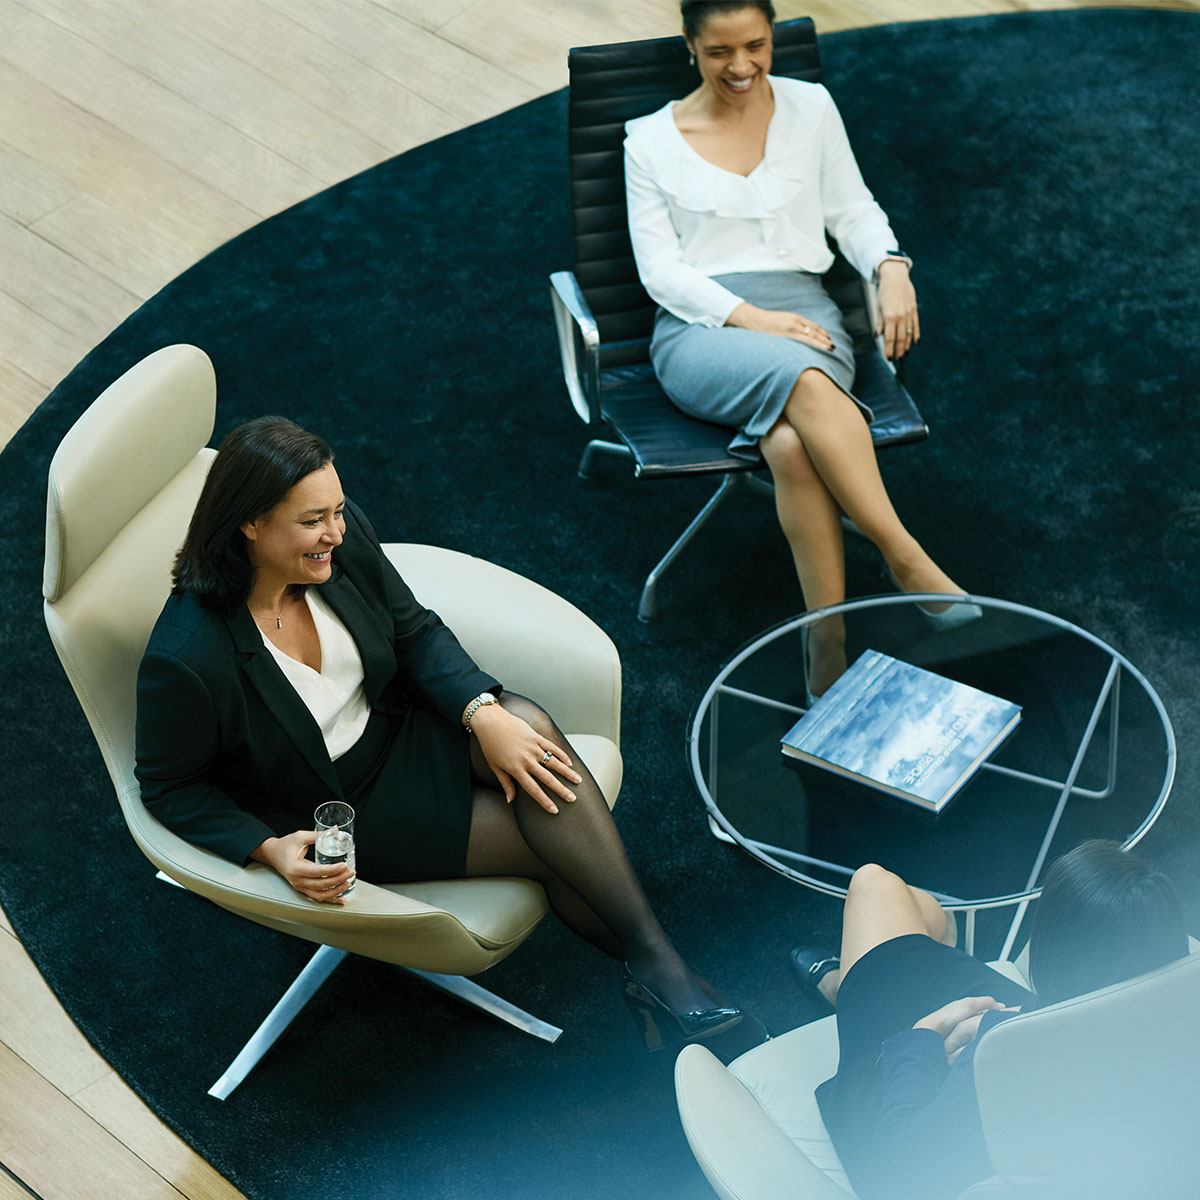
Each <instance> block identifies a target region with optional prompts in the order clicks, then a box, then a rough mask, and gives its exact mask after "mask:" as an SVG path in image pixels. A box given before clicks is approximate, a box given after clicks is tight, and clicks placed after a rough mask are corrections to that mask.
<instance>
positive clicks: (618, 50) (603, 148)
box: [550, 17, 929, 621]
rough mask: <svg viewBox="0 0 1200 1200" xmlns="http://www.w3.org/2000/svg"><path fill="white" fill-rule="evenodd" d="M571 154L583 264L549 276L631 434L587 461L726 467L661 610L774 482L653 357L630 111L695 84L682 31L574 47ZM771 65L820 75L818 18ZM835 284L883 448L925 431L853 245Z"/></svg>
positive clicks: (596, 405)
mask: <svg viewBox="0 0 1200 1200" xmlns="http://www.w3.org/2000/svg"><path fill="white" fill-rule="evenodd" d="M568 65H569V68H570V96H569V102H568V117H567V125H568V153H569V159H570V177H571V213H572V219H573V224H574V240H575V270H574V272H571V271H557V272H555V273H554V274H553V275H551V276H550V284H551V289H550V294H551V299H552V301H553V304H554V315H555V324H556V326H557V331H558V341H559V348H560V350H561V351H562V363H563V378H564V379H565V381H566V385H567V391H568V392H569V394H570V397H571V401H572V403H573V404H574V406H575V410H576V412H577V413H578V414H579V417H580V419H581V420H582V421H584V422H585V423H586V424H587V425H588V426H590V427H591V428H592V430H593V431H594V432H596V433H599V432H600V427H601V426H605V425H607V426H608V427H609V429H611V430H612V432H613V433H615V434H616V436H617V437H618V438H619V439H620V441H619V442H618V441H611V440H606V439H605V438H601V437H595V438H593V440H592V441H590V442H589V443H588V444H587V447H586V448H585V449H584V452H583V457H582V458H581V460H580V463H579V474H580V475H582V476H585V477H586V476H587V475H588V474H589V473H590V471H591V468H592V464H593V462H594V460H595V457H596V455H597V454H617V455H621V456H622V457H627V458H632V459H633V463H634V475H635V476H636V477H637V478H638V479H669V478H677V477H680V476H687V475H718V476H720V477H721V482H720V486H719V487H718V488H717V490H716V492H715V493H714V494H713V496H712V497H711V498H710V499H709V501H708V502H707V503H706V504H705V505H704V507H703V508H702V509H701V510H700V511H699V513H697V514H696V516H695V517H694V518H693V519H692V521H691V523H690V524H689V525H688V527H687V528H686V529H685V530H684V531H683V533H682V534H681V535H680V536H679V538H678V539H676V541H675V543H674V545H672V546H671V548H670V549H669V550H668V551H667V552H666V554H665V555H663V557H662V559H661V560H660V561H659V562H658V565H657V566H655V568H654V569H653V570H652V571H651V572H650V574H649V576H648V577H647V579H646V583H645V586H644V587H643V589H642V596H641V601H640V603H639V605H638V616H639V617H640V618H641V619H642V620H643V621H649V620H651V619H652V618H653V617H654V615H655V611H656V608H657V603H656V594H655V593H656V586H657V584H658V581H659V579H660V578H661V576H662V574H663V572H664V571H665V570H666V569H667V567H668V566H669V565H670V564H671V562H672V561H673V560H674V558H675V557H676V556H677V555H678V554H679V552H680V551H681V550H682V549H683V548H684V547H685V546H686V545H687V544H688V542H690V541H691V540H692V538H693V537H695V535H696V534H697V533H698V532H699V530H700V528H701V526H703V524H704V523H705V522H706V521H707V520H708V518H709V517H710V516H712V514H713V513H714V512H715V511H716V509H717V507H718V506H719V505H720V504H721V502H722V501H723V500H724V499H725V498H726V497H727V496H728V495H730V493H731V492H733V491H735V490H737V489H739V488H740V487H744V486H746V485H747V484H751V485H753V484H758V485H761V486H762V487H764V488H768V487H769V484H767V483H766V481H765V480H763V479H762V477H761V474H760V473H761V472H762V471H763V470H765V468H764V467H763V465H762V464H761V463H759V464H755V463H753V462H748V461H745V460H743V459H739V458H735V457H733V456H732V455H730V454H729V453H728V451H727V449H726V447H727V445H728V443H729V441H730V438H731V433H730V431H729V429H728V428H726V427H725V426H723V425H713V424H710V423H708V422H705V421H698V420H696V419H694V418H692V417H689V416H686V415H685V414H684V413H682V412H680V410H679V409H677V408H676V407H675V406H674V405H673V404H672V403H671V402H670V401H669V400H668V399H667V397H666V394H665V393H664V392H663V390H662V388H660V387H659V386H658V381H657V380H656V379H655V377H654V371H653V369H652V368H651V366H650V334H651V332H652V330H653V326H654V313H655V309H656V305H655V304H654V301H653V300H651V299H650V297H649V296H648V295H647V294H646V292H645V290H644V289H643V288H642V285H641V283H640V281H639V280H638V274H637V266H636V264H635V263H634V259H633V250H632V248H631V246H630V243H629V225H628V220H627V217H626V210H625V164H624V149H623V143H624V140H625V122H626V121H628V120H630V119H631V118H632V117H639V116H643V115H645V114H646V113H650V112H653V111H655V110H656V109H658V108H661V107H662V106H663V105H664V104H666V103H667V101H668V100H674V99H679V98H680V97H682V96H685V95H686V94H687V93H688V92H690V91H692V90H693V89H694V88H695V86H696V71H695V68H694V67H692V66H690V65H689V64H688V51H687V46H686V44H685V43H684V40H683V38H682V37H672V38H656V39H654V40H651V41H642V42H622V43H618V44H615V45H611V46H582V47H577V48H576V49H574V50H572V51H571V52H570V56H569V59H568ZM772 71H773V73H774V74H776V75H787V76H791V77H793V78H796V79H805V80H809V81H810V82H819V81H820V79H821V64H820V59H819V57H818V54H817V36H816V30H815V29H814V28H813V23H812V21H811V20H809V19H808V18H807V17H805V18H801V19H799V20H794V21H781V22H779V23H778V24H777V25H776V26H775V57H774V63H773V67H772ZM825 286H826V289H827V290H828V291H829V293H830V295H831V296H832V297H833V299H834V300H835V301H836V302H837V304H838V306H839V307H840V308H841V309H842V313H843V317H844V320H845V324H846V330H847V332H848V333H849V334H850V335H851V337H852V338H853V339H854V356H855V360H856V369H857V375H856V380H855V385H854V391H855V394H856V395H857V396H858V397H859V398H860V399H862V400H863V401H864V402H865V403H866V404H867V405H869V406H870V408H871V409H872V410H873V411H874V413H875V422H874V424H873V425H872V426H871V435H872V437H873V439H874V442H875V445H876V446H877V447H883V446H896V445H901V444H903V443H906V442H915V441H920V440H921V439H923V438H925V437H926V436H927V435H928V432H929V431H928V429H927V427H926V425H925V422H924V420H923V419H922V417H921V414H920V412H919V411H918V410H917V406H916V405H915V404H914V403H913V400H912V397H911V396H910V395H909V394H908V392H907V391H905V389H904V387H903V386H902V384H901V383H900V381H899V379H898V378H897V377H896V374H895V371H894V370H893V369H892V367H891V366H890V365H889V364H888V363H887V362H886V361H885V360H884V358H883V355H882V353H881V351H880V348H879V346H878V344H877V342H876V341H875V338H874V334H873V329H874V321H873V313H872V307H871V306H872V305H873V303H874V295H873V288H871V286H870V285H869V284H868V283H866V282H865V281H864V280H863V279H862V278H861V277H860V276H859V275H858V273H857V272H856V271H855V270H854V268H853V267H851V266H850V264H849V263H847V262H846V260H845V259H844V258H842V257H841V255H838V258H837V261H836V262H835V263H834V265H833V267H832V268H831V269H830V271H829V273H828V274H827V275H826V276H825Z"/></svg>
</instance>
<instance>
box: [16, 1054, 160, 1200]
mask: <svg viewBox="0 0 1200 1200" xmlns="http://www.w3.org/2000/svg"><path fill="white" fill-rule="evenodd" d="M0 1162H3V1163H4V1164H5V1165H6V1166H7V1167H8V1169H9V1170H10V1171H12V1173H13V1174H14V1175H16V1176H17V1178H18V1179H21V1180H23V1181H24V1182H25V1183H26V1184H27V1185H28V1186H29V1187H30V1188H32V1189H33V1190H34V1191H35V1192H37V1193H38V1194H39V1195H40V1196H42V1197H43V1198H44V1200H95V1198H96V1196H97V1195H103V1196H114V1197H116V1196H130V1197H132V1196H136V1197H137V1198H138V1200H179V1197H180V1193H179V1191H178V1190H177V1189H176V1188H174V1187H172V1186H171V1184H169V1183H168V1182H167V1181H166V1180H165V1179H163V1178H162V1176H161V1175H159V1174H157V1173H156V1172H155V1171H153V1170H151V1168H150V1167H148V1166H147V1165H146V1164H145V1163H144V1162H142V1160H141V1159H140V1158H138V1156H137V1155H136V1154H134V1153H133V1152H132V1151H131V1150H130V1149H129V1148H128V1147H127V1146H125V1145H123V1144H122V1143H121V1142H120V1141H119V1140H118V1139H117V1138H115V1137H113V1135H112V1134H111V1133H109V1132H108V1131H107V1130H106V1129H104V1128H103V1127H102V1126H100V1125H98V1124H97V1123H96V1122H95V1121H93V1120H92V1118H91V1117H89V1116H88V1115H87V1113H85V1112H83V1111H82V1110H81V1109H80V1108H78V1107H77V1106H76V1105H74V1104H73V1103H72V1102H71V1101H70V1100H68V1099H67V1097H66V1096H64V1095H63V1094H62V1093H61V1092H60V1091H58V1089H57V1088H55V1087H54V1086H53V1085H52V1084H50V1083H48V1082H47V1081H46V1080H45V1079H43V1078H42V1076H41V1075H39V1074H38V1073H37V1071H35V1070H34V1069H33V1068H32V1067H31V1066H30V1065H29V1064H28V1063H26V1062H25V1061H24V1060H23V1059H21V1058H19V1057H18V1056H17V1055H16V1054H14V1053H13V1052H12V1051H11V1050H10V1049H9V1048H8V1047H7V1046H3V1045H0Z"/></svg>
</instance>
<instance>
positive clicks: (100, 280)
mask: <svg viewBox="0 0 1200 1200" xmlns="http://www.w3.org/2000/svg"><path fill="white" fill-rule="evenodd" d="M0 262H3V263H4V264H5V271H4V275H3V282H2V284H0V286H3V288H4V290H5V291H6V292H7V293H8V294H9V295H10V296H13V297H15V298H16V299H17V300H19V301H20V302H21V303H22V304H24V305H26V306H27V307H28V308H30V309H32V310H33V311H34V312H35V313H38V314H39V315H40V316H42V317H45V319H46V320H47V321H50V322H52V323H53V324H55V325H57V326H59V328H60V329H64V330H67V331H68V332H70V333H75V334H77V335H78V336H79V337H81V338H84V339H85V340H87V341H89V342H91V343H93V344H94V343H95V342H97V341H99V339H100V338H102V337H103V336H104V335H105V334H106V333H107V332H108V331H109V330H110V329H111V328H112V325H111V320H110V314H113V313H125V314H128V313H131V312H132V311H133V310H134V309H135V308H136V307H137V306H138V304H139V303H141V301H140V300H139V298H138V297H137V296H136V295H134V294H133V293H132V292H129V291H127V290H126V289H125V288H123V287H121V286H120V285H119V284H116V283H113V282H112V280H110V279H108V278H107V277H106V276H104V275H102V274H100V273H99V272H97V271H95V270H93V268H91V267H89V266H87V265H86V264H84V263H82V262H80V261H79V259H77V258H74V257H73V256H72V255H70V254H67V253H66V252H65V251H63V250H61V249H59V247H58V246H56V245H54V244H53V243H52V242H48V241H46V240H45V238H42V237H39V236H38V235H37V234H36V233H33V232H31V231H30V230H28V229H26V228H25V226H23V225H18V224H17V222H16V221H13V220H11V219H10V218H8V217H0Z"/></svg>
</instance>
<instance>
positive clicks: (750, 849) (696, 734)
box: [687, 592, 1176, 960]
mask: <svg viewBox="0 0 1200 1200" xmlns="http://www.w3.org/2000/svg"><path fill="white" fill-rule="evenodd" d="M945 600H946V597H945V596H944V595H939V594H936V593H925V594H916V593H911V592H906V593H900V594H895V595H887V596H868V597H865V598H863V599H860V600H850V601H847V602H845V603H843V604H836V605H830V606H828V607H826V608H820V609H815V610H813V611H812V612H808V613H805V614H804V615H803V616H800V617H795V618H792V619H790V620H787V621H783V622H781V623H780V624H779V625H776V626H774V627H773V628H771V629H768V630H767V631H766V632H765V633H762V634H760V635H759V636H758V637H756V638H754V639H753V640H752V641H750V642H748V643H747V644H746V645H744V646H743V647H742V648H741V649H740V650H738V651H737V653H736V654H735V655H734V656H733V657H732V658H731V659H729V660H728V661H727V662H726V663H725V664H724V665H723V666H722V667H721V670H720V671H719V672H718V674H717V676H716V678H715V679H714V680H713V681H712V683H711V684H710V685H709V687H708V689H707V691H705V693H704V695H703V696H702V697H701V699H700V701H699V703H698V704H697V705H696V708H695V709H694V711H693V713H692V716H691V720H690V721H689V724H688V737H687V751H688V761H689V763H690V766H691V771H692V778H693V780H694V781H695V784H696V788H697V789H698V791H699V792H700V796H701V798H702V799H703V801H704V805H705V808H706V809H707V810H708V821H709V827H710V829H711V830H712V832H713V835H714V836H715V837H717V838H719V839H720V840H722V841H725V842H729V843H731V844H735V845H738V846H740V847H741V848H742V849H743V850H745V851H746V853H748V854H749V855H751V856H752V857H753V858H756V859H758V860H759V861H760V862H762V863H764V864H765V865H766V866H768V867H770V868H771V869H772V870H773V871H777V872H778V873H779V874H781V875H785V876H787V877H788V878H789V879H794V880H796V882H798V883H802V884H804V885H805V886H806V887H809V888H812V889H814V890H815V891H818V892H822V893H824V894H825V895H827V896H835V897H844V896H845V895H846V888H845V887H839V886H838V885H836V884H831V883H827V882H825V881H824V880H821V879H816V878H814V877H813V876H812V875H809V874H807V873H806V872H805V871H804V870H803V869H800V868H802V867H810V868H820V869H822V870H825V871H828V872H831V873H833V874H841V875H845V876H846V877H847V882H849V878H848V877H849V876H850V875H851V874H852V873H853V872H852V871H851V869H850V868H847V867H844V866H841V865H840V864H837V863H832V862H828V861H825V860H822V859H816V858H812V857H810V856H809V855H806V854H802V853H800V852H799V851H794V850H788V849H786V848H784V847H781V846H772V845H768V844H766V843H763V842H759V841H755V840H753V839H751V838H747V837H744V836H743V835H742V834H741V833H740V832H739V831H738V830H737V829H736V828H735V827H734V825H733V824H732V823H731V822H730V821H729V820H728V818H727V817H726V816H725V815H724V813H722V811H721V809H720V806H719V803H718V798H717V797H716V796H714V795H713V793H712V791H711V790H710V780H715V779H716V769H717V755H718V744H719V742H718V735H719V725H718V715H719V708H720V698H721V696H722V695H736V696H737V697H739V698H740V699H742V700H745V701H749V702H750V703H753V704H759V705H762V706H763V707H766V708H773V709H776V710H780V711H784V712H787V713H789V714H793V715H794V716H795V717H797V718H798V717H800V716H801V715H802V714H803V713H804V712H805V709H804V708H801V707H797V706H796V705H793V704H786V703H784V702H783V701H780V700H776V699H773V698H771V697H769V696H762V695H759V694H757V693H753V692H749V691H745V690H743V689H741V688H735V687H732V686H730V685H728V684H727V683H726V680H727V679H728V678H729V676H730V675H731V674H733V672H734V671H736V670H737V668H738V667H739V666H741V664H742V663H744V662H745V661H746V659H748V658H750V657H751V656H752V655H754V654H757V653H758V652H759V651H761V650H762V649H764V647H766V646H769V645H770V644H771V643H772V642H774V641H776V640H777V639H779V638H781V637H785V636H786V635H788V634H791V633H794V632H796V631H797V630H800V629H803V628H804V627H806V626H809V625H812V624H815V623H816V622H818V621H821V620H824V619H825V618H827V617H830V616H833V615H837V614H847V613H854V612H858V611H860V610H864V609H876V608H884V607H887V606H890V605H897V606H900V605H903V606H908V605H912V604H921V603H944V602H945ZM960 603H970V604H977V605H979V606H980V607H981V608H983V609H985V610H987V609H1000V610H1004V611H1006V612H1010V613H1015V614H1019V615H1021V616H1026V617H1030V618H1033V619H1035V620H1038V621H1044V622H1046V623H1048V624H1049V625H1052V626H1055V627H1057V628H1058V629H1060V630H1061V631H1063V632H1065V633H1070V634H1074V635H1075V636H1077V637H1079V638H1082V639H1083V640H1084V641H1087V642H1090V643H1091V644H1092V645H1094V646H1095V647H1097V648H1098V649H1099V650H1101V651H1102V652H1103V653H1104V654H1106V655H1107V656H1108V659H1109V666H1108V672H1107V675H1106V676H1105V679H1104V682H1103V684H1102V685H1101V687H1100V690H1099V693H1098V694H1097V696H1096V699H1095V702H1094V703H1093V705H1092V712H1091V717H1090V719H1089V721H1088V723H1087V726H1086V728H1085V730H1084V733H1083V736H1082V737H1081V739H1080V742H1079V746H1078V748H1077V749H1076V752H1075V756H1074V759H1073V762H1072V764H1071V768H1070V770H1069V771H1068V772H1067V775H1066V777H1065V778H1064V779H1061V780H1059V779H1048V778H1045V777H1043V776H1039V775H1033V774H1030V773H1028V772H1025V771H1017V770H1014V769H1013V768H1011V767H1004V766H1000V765H998V764H996V763H992V762H985V763H984V764H983V765H982V767H981V768H980V769H981V770H984V771H998V772H1001V773H1003V774H1006V775H1010V776H1013V777H1016V778H1019V779H1022V780H1024V781H1025V782H1027V783H1032V784H1035V785H1038V786H1042V787H1046V788H1053V789H1056V790H1057V791H1058V793H1059V797H1058V803H1057V805H1056V806H1055V809H1054V812H1053V815H1052V816H1051V818H1050V822H1049V825H1048V827H1047V830H1046V833H1045V836H1044V838H1043V840H1042V844H1041V847H1040V850H1039V852H1038V854H1037V856H1036V859H1035V862H1034V865H1033V867H1032V868H1031V870H1030V872H1029V878H1028V880H1027V882H1026V885H1025V888H1024V889H1023V890H1021V891H1017V892H1012V893H1010V894H1008V895H1004V896H993V897H989V898H986V899H982V900H962V899H960V898H956V897H954V896H947V895H939V896H938V899H939V900H940V901H941V902H942V904H943V905H944V906H945V907H946V908H947V909H950V910H952V911H959V912H963V913H965V914H966V931H965V938H964V942H965V949H966V950H967V952H968V953H973V952H974V942H975V914H976V913H977V912H978V911H980V910H982V909H991V908H1005V907H1011V906H1016V909H1017V911H1016V913H1015V914H1014V916H1013V920H1012V923H1011V925H1010V927H1009V930H1008V934H1007V936H1006V937H1005V940H1004V948H1003V950H1002V951H1001V953H1000V958H1001V959H1004V960H1007V959H1008V957H1009V955H1010V954H1011V952H1012V948H1013V944H1014V942H1015V939H1016V936H1017V932H1018V930H1019V929H1020V926H1021V922H1022V920H1023V919H1024V917H1025V913H1026V910H1027V908H1028V906H1029V903H1030V901H1032V900H1035V899H1036V898H1037V897H1038V895H1039V894H1040V892H1041V889H1040V888H1038V887H1037V886H1035V884H1036V880H1037V878H1038V875H1039V873H1040V872H1041V869H1042V866H1043V865H1044V863H1045V859H1046V855H1047V853H1048V851H1049V848H1050V843H1051V840H1052V839H1053V837H1054V833H1055V831H1056V830H1057V828H1058V824H1059V820H1060V818H1061V817H1062V813H1063V810H1064V808H1065V807H1066V804H1067V801H1068V800H1069V799H1070V798H1071V796H1072V795H1081V796H1092V797H1105V796H1108V795H1109V794H1110V793H1111V792H1112V790H1113V788H1114V786H1115V784H1116V776H1117V767H1118V741H1117V732H1118V729H1119V725H1120V713H1121V676H1122V674H1123V673H1124V674H1127V675H1128V676H1129V677H1130V679H1131V680H1133V681H1134V682H1136V683H1137V684H1138V685H1140V686H1141V688H1142V689H1143V690H1144V692H1145V693H1146V696H1147V697H1148V698H1149V700H1150V702H1151V704H1152V705H1153V707H1154V710H1155V712H1156V713H1157V715H1158V718H1159V720H1160V721H1161V723H1162V732H1163V735H1164V738H1165V741H1166V765H1165V769H1164V772H1163V782H1162V786H1161V787H1160V789H1159V792H1158V795H1157V797H1156V798H1155V801H1154V803H1153V804H1152V805H1151V808H1150V811H1149V813H1148V814H1147V815H1146V817H1145V818H1144V819H1143V820H1142V822H1141V824H1139V825H1138V826H1137V828H1136V829H1135V830H1134V831H1133V833H1131V834H1130V835H1129V836H1128V837H1126V838H1125V839H1124V840H1123V842H1122V847H1123V848H1124V849H1126V850H1128V849H1130V848H1131V847H1133V846H1136V845H1137V843H1138V842H1140V841H1141V840H1142V838H1144V837H1145V836H1146V834H1147V833H1148V832H1149V830H1150V828H1151V827H1152V826H1153V825H1154V822H1155V821H1157V820H1158V817H1159V814H1160V813H1161V812H1162V809H1163V806H1164V805H1165V804H1166V802H1167V797H1168V796H1169V795H1170V793H1171V787H1172V784H1173V783H1174V780H1175V763H1176V746H1175V730H1174V728H1173V727H1172V725H1171V720H1170V717H1168V715H1167V710H1166V708H1165V707H1164V705H1163V702H1162V700H1161V699H1160V697H1159V695H1158V693H1157V692H1156V691H1155V690H1154V688H1153V687H1152V686H1151V685H1150V682H1149V680H1148V679H1147V678H1146V677H1145V675H1143V674H1142V672H1141V671H1139V670H1138V668H1137V667H1135V666H1134V665H1133V663H1131V662H1130V661H1129V659H1127V658H1126V657H1125V656H1124V655H1123V654H1121V653H1120V652H1119V651H1118V650H1114V649H1113V648H1112V647H1111V646H1110V645H1108V643H1107V642H1105V641H1103V640H1102V639H1100V638H1098V637H1097V636H1096V635H1095V634H1093V633H1089V632H1088V631H1087V630H1086V629H1082V628H1081V627H1080V626H1078V625H1075V624H1072V623H1071V622H1070V621H1065V620H1063V619H1062V618H1061V617H1056V616H1054V615H1053V614H1052V613H1047V612H1044V611H1042V610H1041V609H1036V608H1031V607H1029V606H1028V605H1023V604H1016V603H1013V602H1012V601H1009V600H997V599H994V598H992V597H987V596H966V597H963V599H962V600H961V601H960ZM1106 709H1107V711H1108V721H1109V730H1110V736H1109V756H1108V777H1107V781H1106V784H1105V787H1104V788H1103V789H1101V790H1099V791H1097V790H1093V789H1088V788H1082V787H1079V786H1077V785H1076V777H1077V776H1078V774H1079V770H1080V767H1081V766H1082V765H1083V761H1084V758H1085V756H1086V754H1087V751H1088V748H1089V746H1090V745H1091V742H1092V738H1093V736H1094V735H1095V732H1096V730H1097V729H1098V728H1099V726H1100V722H1101V720H1102V718H1103V715H1104V712H1105V710H1106ZM706 721H707V722H708V732H709V738H708V743H709V746H708V763H707V774H706V769H705V767H706V764H705V763H704V762H703V761H702V755H701V735H702V732H703V730H704V725H705V722H706ZM788 860H790V863H791V864H794V865H789V861H788Z"/></svg>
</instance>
